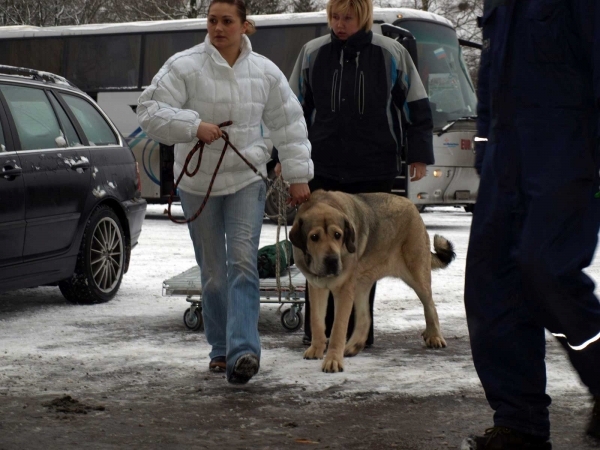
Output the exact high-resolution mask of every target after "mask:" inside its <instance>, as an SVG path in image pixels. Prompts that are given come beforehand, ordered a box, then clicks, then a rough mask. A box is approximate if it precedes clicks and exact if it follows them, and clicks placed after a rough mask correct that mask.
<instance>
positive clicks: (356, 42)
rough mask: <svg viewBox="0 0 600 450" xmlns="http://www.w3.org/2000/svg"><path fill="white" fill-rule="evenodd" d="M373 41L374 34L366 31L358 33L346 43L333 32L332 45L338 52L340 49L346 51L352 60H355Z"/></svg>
mask: <svg viewBox="0 0 600 450" xmlns="http://www.w3.org/2000/svg"><path fill="white" fill-rule="evenodd" d="M372 40H373V32H372V31H365V30H364V29H362V30H359V31H357V32H356V33H354V34H353V35H352V36H350V37H349V38H348V39H346V40H345V41H342V40H341V39H340V38H339V37H337V36H336V34H335V33H334V32H333V30H331V43H332V45H333V48H335V49H336V50H337V51H339V50H340V49H343V50H344V54H346V55H347V56H348V57H350V58H354V57H355V56H356V54H357V53H359V52H360V51H361V50H362V49H363V48H364V47H366V46H367V45H369V44H370V43H371V41H372Z"/></svg>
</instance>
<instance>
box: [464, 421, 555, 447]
mask: <svg viewBox="0 0 600 450" xmlns="http://www.w3.org/2000/svg"><path fill="white" fill-rule="evenodd" d="M460 448H461V450H552V441H551V440H550V439H548V438H541V437H539V436H533V435H531V434H525V433H520V432H518V431H515V430H511V429H510V428H506V427H493V428H488V429H487V430H485V434H484V435H483V436H469V437H468V438H466V439H465V440H464V441H463V442H462V445H461V447H460Z"/></svg>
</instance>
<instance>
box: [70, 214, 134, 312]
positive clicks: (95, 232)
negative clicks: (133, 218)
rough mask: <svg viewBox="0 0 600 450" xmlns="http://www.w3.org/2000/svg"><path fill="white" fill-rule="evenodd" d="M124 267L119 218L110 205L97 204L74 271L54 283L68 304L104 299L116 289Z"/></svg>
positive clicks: (113, 293)
mask: <svg viewBox="0 0 600 450" xmlns="http://www.w3.org/2000/svg"><path fill="white" fill-rule="evenodd" d="M124 267H125V233H124V232H123V227H122V225H121V221H120V220H119V218H118V217H117V215H116V214H115V212H114V211H113V210H112V209H111V208H109V207H108V206H105V205H103V206H99V207H98V208H96V210H95V211H94V212H93V213H92V215H91V216H90V218H89V220H88V222H87V225H86V227H85V231H84V233H83V239H82V241H81V248H80V250H79V255H78V256H77V265H76V266H75V273H74V274H73V276H72V277H71V278H69V279H67V280H63V281H61V282H60V283H59V285H58V286H59V287H60V291H61V292H62V294H63V296H64V297H65V298H66V299H67V301H69V302H71V303H77V304H93V303H103V302H107V301H109V300H111V299H112V298H113V297H114V296H115V294H116V293H117V291H118V290H119V286H120V285H121V280H122V279H123V273H124Z"/></svg>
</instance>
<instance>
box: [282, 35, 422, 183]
mask: <svg viewBox="0 0 600 450" xmlns="http://www.w3.org/2000/svg"><path fill="white" fill-rule="evenodd" d="M290 86H291V87H292V90H294V92H295V93H296V95H297V96H298V99H299V100H300V103H301V104H302V106H303V108H304V117H305V119H306V123H307V124H308V126H309V140H310V142H311V144H312V159H313V162H314V165H315V175H319V176H322V177H326V178H331V179H335V180H337V181H341V182H354V181H366V180H384V179H390V178H394V177H395V176H396V175H397V174H398V173H399V171H400V162H399V160H400V156H401V151H402V145H403V142H404V139H403V135H402V133H403V130H404V132H405V133H406V136H405V137H406V144H407V147H408V148H407V149H406V151H407V154H406V160H407V162H408V164H411V163H413V162H422V163H426V164H433V162H434V159H433V145H432V129H433V122H432V119H431V110H430V107H429V99H428V97H427V93H426V92H425V88H424V87H423V84H422V82H421V79H420V78H419V74H418V72H417V69H416V67H415V65H414V63H413V61H412V59H411V58H410V55H409V54H408V52H407V51H406V49H405V48H404V47H402V45H401V44H399V43H398V42H397V41H394V40H393V39H390V38H387V37H384V36H381V35H377V34H375V35H374V34H373V32H372V31H369V32H366V31H364V30H361V31H359V32H357V33H355V34H353V35H352V36H351V37H350V38H349V39H348V40H347V41H341V40H339V39H338V38H337V36H336V35H335V34H334V33H333V32H331V34H330V35H327V36H323V37H320V38H317V39H313V40H312V41H310V42H308V43H307V44H306V45H304V47H303V48H302V51H301V52H300V55H299V56H298V60H297V61H296V66H295V67H294V71H293V73H292V76H291V78H290Z"/></svg>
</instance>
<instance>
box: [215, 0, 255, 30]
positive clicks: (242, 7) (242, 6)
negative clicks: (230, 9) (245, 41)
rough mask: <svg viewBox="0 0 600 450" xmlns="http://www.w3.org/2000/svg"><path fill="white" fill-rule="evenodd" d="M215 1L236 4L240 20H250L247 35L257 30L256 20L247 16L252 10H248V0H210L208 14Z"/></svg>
mask: <svg viewBox="0 0 600 450" xmlns="http://www.w3.org/2000/svg"><path fill="white" fill-rule="evenodd" d="M215 3H227V4H228V5H233V6H235V10H236V11H237V15H238V17H239V18H240V20H241V21H242V23H244V22H248V28H247V29H246V35H248V36H250V35H252V34H254V32H255V31H256V26H255V25H254V21H253V20H252V19H248V18H246V14H248V13H249V12H250V11H248V10H247V9H246V2H244V0H212V2H210V5H208V14H210V8H211V6H212V5H214V4H215Z"/></svg>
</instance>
